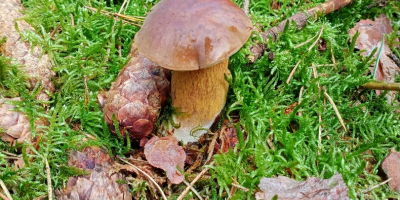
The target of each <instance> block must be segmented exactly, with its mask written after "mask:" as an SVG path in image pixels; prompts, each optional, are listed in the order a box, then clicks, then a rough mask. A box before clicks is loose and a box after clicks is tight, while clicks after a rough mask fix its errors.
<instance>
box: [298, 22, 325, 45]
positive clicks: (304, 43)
mask: <svg viewBox="0 0 400 200" xmlns="http://www.w3.org/2000/svg"><path fill="white" fill-rule="evenodd" d="M323 28H324V26H322V27H321V29H323ZM317 36H318V37H320V36H321V30H320V31H319V33H317V34H315V35H314V36H313V37H312V38H310V39H308V40H307V41H305V42H303V43H301V44H298V45H296V46H295V47H294V48H295V49H297V48H300V47H302V46H304V45H306V44H307V43H309V42H311V40H313V39H314V38H315V37H317ZM317 41H318V39H317ZM311 46H313V45H311ZM308 51H310V50H308Z"/></svg>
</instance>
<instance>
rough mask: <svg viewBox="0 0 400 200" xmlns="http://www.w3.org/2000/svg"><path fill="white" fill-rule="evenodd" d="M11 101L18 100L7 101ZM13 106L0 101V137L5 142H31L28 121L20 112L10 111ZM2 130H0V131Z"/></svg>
mask: <svg viewBox="0 0 400 200" xmlns="http://www.w3.org/2000/svg"><path fill="white" fill-rule="evenodd" d="M9 100H11V101H20V99H19V98H13V99H9ZM13 109H15V106H14V105H11V104H8V103H5V102H4V99H0V136H1V139H3V140H4V141H5V142H10V143H13V142H14V141H17V143H22V142H24V140H28V141H31V140H32V135H31V129H30V124H29V119H28V117H27V116H26V115H24V114H23V113H20V112H16V111H12V110H13ZM1 129H2V130H1Z"/></svg>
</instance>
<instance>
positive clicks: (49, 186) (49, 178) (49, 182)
mask: <svg viewBox="0 0 400 200" xmlns="http://www.w3.org/2000/svg"><path fill="white" fill-rule="evenodd" d="M45 161H46V174H47V192H48V193H49V194H48V195H49V199H53V187H52V186H51V177H50V166H49V162H48V161H47V158H46V160H45Z"/></svg>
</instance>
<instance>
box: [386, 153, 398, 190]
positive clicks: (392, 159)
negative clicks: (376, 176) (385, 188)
mask: <svg viewBox="0 0 400 200" xmlns="http://www.w3.org/2000/svg"><path fill="white" fill-rule="evenodd" d="M382 169H383V170H384V171H385V173H386V174H387V176H388V178H391V180H390V181H389V187H390V189H392V190H394V191H398V192H400V173H399V171H400V153H399V152H397V151H394V150H393V151H392V152H391V153H390V154H389V155H388V156H387V157H386V158H385V159H384V160H383V162H382Z"/></svg>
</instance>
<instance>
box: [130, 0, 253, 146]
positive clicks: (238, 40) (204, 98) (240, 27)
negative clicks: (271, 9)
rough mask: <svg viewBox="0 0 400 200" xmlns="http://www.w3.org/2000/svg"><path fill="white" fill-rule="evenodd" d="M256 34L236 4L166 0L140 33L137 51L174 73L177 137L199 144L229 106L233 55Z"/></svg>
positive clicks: (214, 0)
mask: <svg viewBox="0 0 400 200" xmlns="http://www.w3.org/2000/svg"><path fill="white" fill-rule="evenodd" d="M251 31H252V22H251V20H250V19H249V18H248V17H247V16H246V14H245V13H244V12H243V11H242V10H241V9H240V8H239V7H238V6H237V5H236V4H235V3H233V2H232V1H231V0H162V1H161V2H159V3H158V4H156V5H155V6H154V7H153V8H152V10H151V11H150V13H149V14H148V16H147V17H146V19H145V21H144V23H143V26H142V28H141V29H140V31H139V32H138V33H137V34H136V35H135V43H136V44H137V46H138V51H139V52H140V53H141V54H142V55H144V56H145V57H147V58H148V59H150V60H151V61H153V62H155V63H157V64H158V65H160V66H161V67H164V68H167V69H171V70H174V71H173V74H172V80H171V95H172V104H173V106H174V107H176V108H178V109H179V111H180V112H182V113H183V114H182V115H176V116H174V121H175V122H176V123H180V127H179V128H177V129H175V130H173V135H174V136H175V137H177V138H178V139H179V140H181V141H183V142H184V143H187V142H195V141H197V138H196V137H198V136H201V135H202V134H203V133H204V132H205V131H196V132H194V134H193V135H191V134H190V133H191V131H192V129H193V128H195V127H199V126H201V127H203V128H206V129H208V128H210V127H211V125H212V124H213V122H214V120H215V118H216V117H217V116H218V115H219V113H220V112H221V110H222V108H223V107H224V105H225V101H226V95H227V91H228V87H229V84H228V83H227V81H226V80H225V75H230V72H229V69H228V63H229V56H230V55H232V54H234V53H235V52H236V51H238V50H239V49H240V48H241V47H242V46H243V44H244V43H245V42H246V41H247V39H248V38H249V36H250V34H251Z"/></svg>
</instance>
